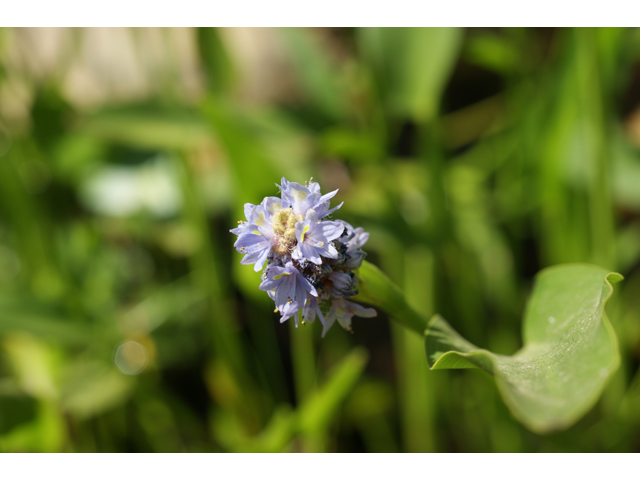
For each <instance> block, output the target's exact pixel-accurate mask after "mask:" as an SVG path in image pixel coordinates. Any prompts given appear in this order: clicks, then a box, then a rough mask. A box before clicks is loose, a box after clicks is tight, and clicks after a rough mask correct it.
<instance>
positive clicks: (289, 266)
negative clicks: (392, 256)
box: [231, 178, 376, 337]
mask: <svg viewBox="0 0 640 480" xmlns="http://www.w3.org/2000/svg"><path fill="white" fill-rule="evenodd" d="M312 180H313V179H312ZM276 186H278V187H279V188H280V192H281V196H280V197H281V198H278V197H266V198H265V199H264V200H263V201H262V202H261V203H260V205H253V204H251V203H245V205H244V215H245V217H246V219H247V220H246V221H240V222H238V227H237V228H234V229H232V230H231V233H234V234H235V235H237V236H238V239H237V240H236V242H235V243H234V246H235V247H236V249H237V250H238V252H240V253H242V254H244V257H243V258H242V260H241V262H240V263H242V264H243V265H254V270H255V271H256V272H259V271H260V270H263V267H264V270H263V272H262V283H261V284H260V290H264V291H266V292H267V293H268V295H269V296H270V297H271V299H272V300H273V301H274V302H275V304H276V311H277V312H280V315H281V317H280V322H281V323H282V322H284V321H286V320H288V319H289V318H293V320H294V322H295V325H296V327H297V326H298V322H299V321H302V323H303V324H304V322H313V321H314V320H315V318H316V316H317V317H320V321H321V322H322V325H323V327H324V328H323V331H322V336H323V337H324V335H325V334H326V333H327V331H328V330H329V329H330V328H331V326H332V325H333V324H334V323H335V321H336V320H337V321H338V323H339V324H340V325H342V327H343V328H345V329H346V330H349V331H351V318H352V317H353V316H354V315H357V316H359V317H375V316H376V311H375V310H374V309H373V308H365V307H362V306H361V305H358V304H357V303H354V302H352V301H350V300H347V299H348V298H349V297H352V296H354V295H356V294H357V293H358V277H356V275H355V274H354V273H353V271H354V270H357V269H358V268H360V265H362V260H363V259H364V256H365V253H364V252H363V251H362V250H361V249H362V246H363V245H364V244H365V243H366V242H367V240H368V239H369V234H368V233H366V232H365V231H364V230H363V229H362V228H356V229H354V228H353V227H352V226H351V225H349V224H348V223H347V222H344V221H342V220H335V221H332V220H324V219H325V218H326V217H327V216H329V215H331V214H332V213H333V212H335V211H336V210H338V209H339V208H340V207H341V206H342V203H341V204H340V205H338V206H337V207H334V208H332V209H330V208H329V207H330V201H331V199H332V198H333V197H334V196H335V195H336V193H338V190H335V191H333V192H330V193H327V194H326V195H322V193H320V185H319V184H318V183H317V182H313V181H309V182H307V183H306V184H305V185H301V184H299V183H295V182H288V181H287V180H286V179H285V178H283V179H282V181H281V184H280V185H277V184H276ZM265 264H266V266H265ZM323 311H324V312H325V313H323Z"/></svg>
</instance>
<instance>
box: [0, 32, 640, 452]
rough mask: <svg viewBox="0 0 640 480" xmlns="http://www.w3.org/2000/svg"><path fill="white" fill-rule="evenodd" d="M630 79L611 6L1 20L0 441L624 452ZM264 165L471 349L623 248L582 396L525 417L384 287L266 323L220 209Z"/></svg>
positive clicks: (226, 213) (634, 42)
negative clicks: (360, 21) (95, 26)
mask: <svg viewBox="0 0 640 480" xmlns="http://www.w3.org/2000/svg"><path fill="white" fill-rule="evenodd" d="M52 39H54V40H56V39H57V40H56V41H53V40H52ZM43 45H45V46H46V45H48V46H50V47H51V48H44V46H43ZM109 48H111V50H109ZM105 51H111V52H112V54H111V56H108V55H106V54H104V52H105ZM47 52H48V53H47ZM52 52H54V53H52ZM100 55H102V56H100ZM105 55H106V56H105ZM136 75H137V76H136ZM639 79H640V33H639V32H638V30H636V29H550V30H548V29H519V28H514V29H467V30H462V29H322V30H310V29H273V30H272V29H260V30H251V29H240V30H232V29H222V30H217V29H193V30H165V29H157V30H156V29H140V30H136V29H134V30H129V29H120V30H115V29H114V30H110V29H106V30H90V29H87V30H62V31H57V30H55V31H51V30H39V29H34V30H20V29H8V30H7V29H5V30H0V450H1V451H159V452H166V451H283V450H284V451H442V452H447V451H525V452H528V451H534V452H538V451H638V450H639V449H640V370H639V368H638V366H639V363H640V322H639V319H640V318H639V317H640V295H639V292H640V141H639V137H640V135H639V132H640V113H639V112H640V110H638V109H639V108H640V96H639V95H638V89H639V88H640V80H639ZM282 176H285V177H287V179H289V180H290V181H297V182H304V181H305V180H307V179H308V178H309V177H310V176H313V177H314V178H315V179H316V180H318V181H319V182H320V183H321V185H322V187H323V190H326V191H329V190H332V189H334V188H340V192H339V194H338V197H336V200H337V201H344V202H345V205H344V207H343V208H342V209H341V210H340V218H343V219H345V220H347V221H349V222H351V223H352V224H354V226H363V227H364V228H365V229H366V230H367V231H369V232H371V237H370V241H369V243H368V244H367V248H366V250H367V252H368V253H369V261H371V262H372V263H374V264H376V265H378V266H379V267H380V269H382V270H383V271H384V272H386V273H387V274H388V275H389V277H391V279H392V280H393V281H394V282H395V283H397V284H398V285H400V286H402V289H403V291H404V293H405V294H406V297H407V300H408V302H409V303H410V304H411V307H412V308H414V309H416V310H418V311H421V312H423V313H424V314H425V315H427V316H428V315H430V314H432V313H435V312H439V313H441V314H442V315H443V316H444V317H445V318H447V319H448V321H449V322H450V323H451V324H452V326H454V327H455V329H456V330H457V331H458V332H460V333H461V334H462V335H463V336H464V337H465V338H467V339H468V340H469V341H471V342H472V343H474V344H475V345H478V346H480V347H483V348H487V349H489V350H491V351H493V352H497V353H500V354H506V355H510V354H512V353H513V352H515V351H516V350H517V349H518V348H519V347H521V346H522V342H521V332H520V318H521V316H522V311H523V308H524V303H525V300H526V298H527V296H528V295H529V293H530V291H531V286H532V279H533V276H534V275H535V273H536V272H537V271H538V270H539V269H541V268H543V267H546V266H550V265H554V264H558V263H565V262H589V263H594V264H597V265H600V266H602V267H604V268H607V269H609V270H610V271H618V272H620V273H621V274H623V275H624V276H625V278H626V280H625V282H623V283H622V284H621V286H620V288H619V291H617V292H616V294H615V295H614V296H613V298H612V299H611V301H610V302H609V305H608V311H609V316H610V318H611V319H612V323H613V327H614V329H615V331H616V333H617V335H618V338H619V339H620V353H621V368H620V369H619V370H618V371H617V373H616V374H615V375H614V376H613V377H612V380H611V381H610V382H609V384H608V386H607V387H606V389H605V392H604V395H603V397H602V398H601V400H600V401H599V402H598V404H597V405H596V406H595V407H594V408H593V409H592V410H591V411H590V412H589V413H588V414H587V415H586V416H585V417H584V418H583V419H582V420H580V421H579V422H578V423H577V424H576V425H575V426H573V427H571V428H569V429H568V430H566V431H564V432H561V433H556V434H551V435H545V436H542V435H537V434H535V433H532V432H530V431H528V430H527V429H525V427H523V426H522V425H520V424H519V423H518V422H517V421H516V420H515V419H514V418H513V417H512V416H511V414H510V413H509V412H508V410H507V409H506V407H505V406H504V404H503V403H502V401H501V400H500V398H499V395H498V393H497V390H496V388H495V385H494V381H493V380H492V379H491V378H488V377H486V376H485V375H483V374H481V373H478V372H477V371H475V372H474V371H429V370H428V366H427V362H426V361H425V355H424V348H423V342H422V338H421V337H420V336H419V335H416V334H415V333H414V332H411V331H409V330H405V329H403V328H402V327H401V326H399V325H396V324H390V323H389V322H388V319H387V318H386V317H385V315H384V314H383V313H380V314H379V316H378V317H377V318H374V319H357V318H356V319H355V322H354V330H355V333H354V335H350V334H348V333H346V332H344V331H342V330H341V329H339V328H338V327H334V328H333V329H332V330H331V332H330V333H329V334H328V335H327V337H326V338H325V339H322V340H321V339H320V327H319V325H317V324H316V325H312V326H309V325H307V326H306V327H304V328H302V327H301V328H298V329H295V328H293V327H291V326H288V325H280V324H278V320H277V315H276V314H275V313H272V311H273V303H272V302H271V301H270V300H269V298H268V297H267V296H266V295H265V294H264V292H261V291H259V290H258V289H257V286H258V284H259V281H260V280H259V275H258V274H256V273H255V272H253V270H252V269H251V268H250V267H246V266H242V265H240V264H239V260H240V255H239V254H237V253H236V252H235V250H234V249H233V247H232V244H233V240H234V238H233V236H232V235H231V234H229V233H228V230H229V229H230V228H233V226H234V224H235V221H237V220H238V219H240V218H242V206H243V204H244V203H245V202H251V203H257V202H259V201H260V200H261V199H262V198H263V197H264V196H266V195H275V194H277V189H276V187H275V186H274V183H275V182H277V181H278V180H279V179H280V178H281V177H282Z"/></svg>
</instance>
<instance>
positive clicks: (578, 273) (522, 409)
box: [425, 264, 622, 433]
mask: <svg viewBox="0 0 640 480" xmlns="http://www.w3.org/2000/svg"><path fill="white" fill-rule="evenodd" d="M620 280H622V276H621V275H620V274H618V273H610V272H608V271H607V270H604V269H602V268H600V267H596V266H593V265H581V264H575V265H560V266H557V267H551V268H547V269H545V270H543V271H542V272H540V273H539V274H538V276H537V277H536V282H535V286H534V290H533V294H532V296H531V298H530V300H529V303H528V305H527V308H526V313H525V318H524V325H523V337H524V347H523V348H522V349H521V350H520V351H518V352H517V353H516V354H514V355H513V356H505V355H498V354H495V353H492V352H489V351H487V350H483V349H479V348H478V347H476V346H475V345H472V344H471V343H469V342H468V341H467V340H465V339H464V338H462V337H461V336H460V335H459V334H458V333H457V332H456V331H455V330H454V329H453V328H452V327H451V326H450V325H449V324H448V323H447V322H446V321H445V320H443V319H442V318H441V317H440V316H438V315H436V316H434V317H433V318H432V320H431V321H430V322H429V327H428V329H427V331H426V339H425V346H426V350H427V361H428V362H429V366H430V368H431V369H432V370H433V369H442V368H474V367H478V368H481V369H483V370H485V371H486V372H488V373H489V374H491V375H493V376H494V377H495V380H496V384H497V386H498V390H499V391H500V394H501V395H502V398H503V400H504V402H505V403H506V405H507V407H509V409H510V410H511V412H512V414H513V415H514V416H515V417H516V418H517V419H518V420H520V421H521V422H522V423H523V424H524V425H526V426H527V427H528V428H529V429H531V430H532V431H534V432H537V433H548V432H551V431H554V430H561V429H565V428H568V427H569V426H571V425H572V424H574V423H575V422H576V421H578V420H579V419H580V418H581V417H582V416H583V415H584V414H585V413H586V412H587V411H588V410H589V409H590V408H591V407H592V406H593V405H594V404H595V402H596V401H597V400H598V398H599V397H600V394H601V393H602V390H603V389H604V387H605V385H606V383H607V380H608V379H609V377H610V376H611V374H612V373H613V372H614V371H615V370H616V369H617V368H618V364H619V361H620V359H619V352H618V344H617V339H616V335H615V332H614V331H613V327H612V326H611V324H610V322H609V320H608V318H607V316H606V314H605V312H604V306H605V303H606V302H607V300H608V299H609V297H610V296H611V294H612V292H613V287H612V285H613V284H614V283H617V282H619V281H620Z"/></svg>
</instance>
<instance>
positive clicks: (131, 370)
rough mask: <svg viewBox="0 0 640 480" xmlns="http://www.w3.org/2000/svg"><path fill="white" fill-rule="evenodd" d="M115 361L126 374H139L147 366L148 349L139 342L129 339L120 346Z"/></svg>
mask: <svg viewBox="0 0 640 480" xmlns="http://www.w3.org/2000/svg"><path fill="white" fill-rule="evenodd" d="M114 362H115V364H116V366H117V367H118V368H119V369H120V371H121V372H122V373H124V374H125V375H137V374H138V373H140V372H142V370H144V367H146V366H147V350H146V349H145V348H144V347H143V346H142V345H140V344H139V343H138V342H134V341H133V340H129V341H128V342H124V343H123V344H122V345H120V346H119V347H118V349H117V350H116V354H115V357H114Z"/></svg>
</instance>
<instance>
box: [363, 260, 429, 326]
mask: <svg viewBox="0 0 640 480" xmlns="http://www.w3.org/2000/svg"><path fill="white" fill-rule="evenodd" d="M357 275H358V281H359V283H358V289H359V290H360V293H359V294H358V295H357V296H355V297H353V299H354V300H355V301H362V302H366V303H370V304H371V305H375V306H377V307H380V308H381V309H383V310H384V311H385V312H387V313H388V314H389V315H390V316H391V317H392V318H393V319H394V320H396V321H397V322H398V323H399V324H401V325H402V326H403V327H405V328H408V329H409V330H413V331H414V332H416V333H417V334H418V335H421V336H422V335H424V331H425V330H426V328H427V317H426V316H425V315H422V314H420V313H418V312H416V311H415V310H414V309H413V308H411V306H410V305H409V304H408V303H407V300H406V299H405V297H404V294H403V293H402V290H400V288H398V286H397V285H396V284H395V283H393V282H392V281H391V280H390V279H389V277H387V276H386V275H385V274H384V273H382V271H381V270H380V269H379V268H378V267H376V266H375V265H372V264H371V263H369V262H363V263H362V266H361V267H360V269H359V270H358V272H357Z"/></svg>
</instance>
